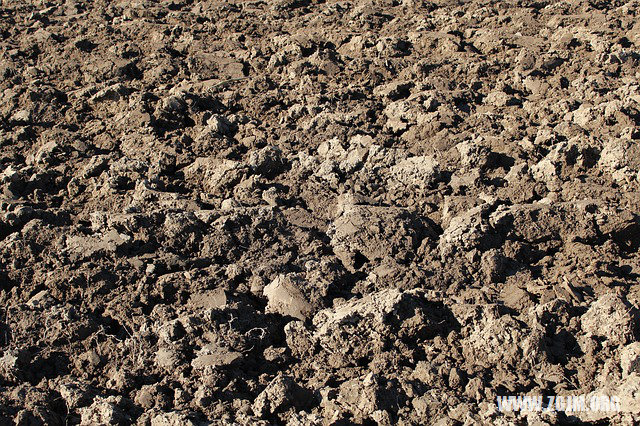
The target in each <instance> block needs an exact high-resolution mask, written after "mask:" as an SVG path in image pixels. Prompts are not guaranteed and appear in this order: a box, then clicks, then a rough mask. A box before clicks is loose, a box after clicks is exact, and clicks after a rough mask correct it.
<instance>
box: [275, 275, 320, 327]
mask: <svg viewBox="0 0 640 426" xmlns="http://www.w3.org/2000/svg"><path fill="white" fill-rule="evenodd" d="M302 284H303V282H302V281H301V280H299V279H296V278H294V277H292V276H291V275H287V276H285V275H279V276H278V277H276V279H274V280H273V281H272V282H271V284H269V285H267V286H266V287H265V288H264V290H263V294H264V296H265V297H266V298H267V300H268V305H267V310H268V311H269V312H277V313H279V314H281V315H286V316H291V317H294V318H297V319H300V320H304V319H306V318H307V316H308V315H309V314H310V313H311V309H312V307H311V304H310V303H309V302H308V301H307V299H306V297H305V295H304V294H303V293H302V291H301V290H300V287H301V285H302Z"/></svg>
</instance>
